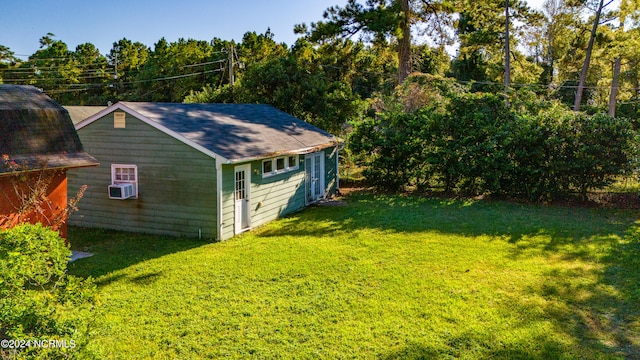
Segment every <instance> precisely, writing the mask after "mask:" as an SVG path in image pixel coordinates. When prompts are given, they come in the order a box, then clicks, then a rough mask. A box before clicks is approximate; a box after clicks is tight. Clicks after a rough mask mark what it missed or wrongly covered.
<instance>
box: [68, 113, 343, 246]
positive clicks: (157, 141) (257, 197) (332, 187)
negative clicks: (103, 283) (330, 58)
mask: <svg viewBox="0 0 640 360" xmlns="http://www.w3.org/2000/svg"><path fill="white" fill-rule="evenodd" d="M67 109H68V110H69V107H67ZM69 111H70V112H71V110H69ZM72 118H73V116H72ZM76 129H77V133H78V135H79V136H80V139H81V140H82V143H83V144H84V147H85V150H86V151H87V152H88V153H90V154H92V155H93V156H94V157H95V158H96V159H97V160H98V161H99V162H100V166H98V167H95V168H83V169H77V170H71V171H69V173H68V178H69V182H68V183H69V193H70V194H75V191H76V190H77V189H79V188H80V187H81V186H83V185H87V186H88V188H87V190H86V191H85V193H84V198H83V199H82V201H81V202H80V206H79V208H80V209H79V211H78V212H77V213H75V214H74V215H73V216H72V217H71V218H70V219H69V224H70V225H75V226H83V227H98V228H108V229H116V230H124V231H132V232H145V233H151V234H162V235H172V236H185V237H200V238H209V239H217V240H225V239H229V238H231V237H233V236H234V235H236V234H239V233H242V232H244V231H247V230H250V229H252V228H254V227H256V226H259V225H262V224H265V223H267V222H269V221H271V220H274V219H277V218H278V217H281V216H283V215H286V214H289V213H292V212H294V211H297V210H300V209H302V208H304V207H305V206H307V205H309V204H313V203H315V202H318V201H320V200H322V199H325V198H328V197H330V196H332V195H333V194H335V193H336V192H337V191H338V187H339V180H338V153H339V150H340V148H341V146H342V140H341V139H339V138H337V137H335V136H333V135H331V134H329V133H327V132H325V131H323V130H321V129H319V128H317V127H315V126H313V125H311V124H308V123H306V122H304V121H302V120H300V119H297V118H295V117H293V116H291V115H289V114H287V113H285V112H282V111H280V110H278V109H276V108H274V107H271V106H268V105H259V104H179V103H149V102H144V103H142V102H118V103H116V104H113V105H111V106H108V107H106V108H101V109H100V110H99V111H97V112H96V113H94V114H93V115H90V116H88V117H87V118H85V119H83V120H81V121H78V122H77V123H76Z"/></svg>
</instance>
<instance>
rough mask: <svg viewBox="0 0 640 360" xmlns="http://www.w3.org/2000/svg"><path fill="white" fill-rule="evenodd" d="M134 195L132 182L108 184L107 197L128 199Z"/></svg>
mask: <svg viewBox="0 0 640 360" xmlns="http://www.w3.org/2000/svg"><path fill="white" fill-rule="evenodd" d="M133 196H135V191H134V189H133V184H111V185H109V199H120V200H124V199H128V198H130V197H133Z"/></svg>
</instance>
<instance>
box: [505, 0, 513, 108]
mask: <svg viewBox="0 0 640 360" xmlns="http://www.w3.org/2000/svg"><path fill="white" fill-rule="evenodd" d="M504 14H505V18H506V21H505V32H504V33H505V39H504V52H505V54H504V95H505V96H508V94H509V87H510V86H511V55H510V53H511V50H510V49H509V0H505V11H504ZM508 103H509V100H508V99H507V104H508Z"/></svg>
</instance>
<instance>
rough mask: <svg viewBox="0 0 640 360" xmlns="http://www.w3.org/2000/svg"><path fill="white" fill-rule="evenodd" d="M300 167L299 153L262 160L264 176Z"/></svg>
mask: <svg viewBox="0 0 640 360" xmlns="http://www.w3.org/2000/svg"><path fill="white" fill-rule="evenodd" d="M297 169H298V155H287V156H281V157H277V158H273V159H267V160H263V161H262V177H269V176H273V175H277V174H282V173H286V172H289V171H293V170H297Z"/></svg>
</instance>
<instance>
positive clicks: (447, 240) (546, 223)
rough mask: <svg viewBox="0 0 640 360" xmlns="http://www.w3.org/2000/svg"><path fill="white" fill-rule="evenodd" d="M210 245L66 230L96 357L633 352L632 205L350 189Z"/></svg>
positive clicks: (636, 291)
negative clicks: (93, 284) (335, 203)
mask: <svg viewBox="0 0 640 360" xmlns="http://www.w3.org/2000/svg"><path fill="white" fill-rule="evenodd" d="M347 202H348V205H347V206H343V207H312V208H309V209H307V210H304V211H302V212H300V213H297V214H294V215H293V216H291V217H288V218H285V219H282V220H279V221H276V222H273V223H271V224H269V225H266V226H264V227H261V228H259V229H256V230H254V231H252V232H249V233H246V234H243V235H241V236H238V237H236V238H233V239H232V240H229V241H226V242H222V243H208V242H202V241H194V240H186V239H174V238H166V237H157V236H148V235H133V234H126V233H119V232H111V231H100V230H89V229H79V228H72V229H71V230H70V241H71V244H72V248H74V249H78V250H88V251H91V252H94V253H95V256H93V257H91V258H87V259H83V260H79V261H77V262H75V263H72V264H71V266H70V272H71V273H72V274H75V275H80V276H88V275H92V276H94V277H95V278H96V280H97V282H98V285H99V294H100V302H101V303H100V305H99V306H98V307H97V308H96V311H95V316H94V319H93V320H92V321H93V323H92V332H91V336H90V338H91V340H90V343H89V345H88V348H87V355H93V356H95V357H98V358H104V359H120V358H122V359H124V358H126V359H147V358H155V359H196V358H256V359H269V358H296V359H300V358H303V359H304V358H327V359H341V358H371V359H431V358H436V359H437V358H441V359H452V358H460V359H478V358H498V359H513V358H518V359H600V358H640V240H639V239H640V230H638V228H637V227H636V226H637V224H636V220H638V213H637V212H632V211H622V210H620V211H618V210H611V209H606V210H605V209H587V208H566V207H554V206H535V205H519V204H513V203H504V202H482V201H477V202H476V201H466V200H459V201H458V200H440V199H425V198H418V197H404V196H386V195H371V194H364V195H352V196H350V197H349V198H348V199H347Z"/></svg>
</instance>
